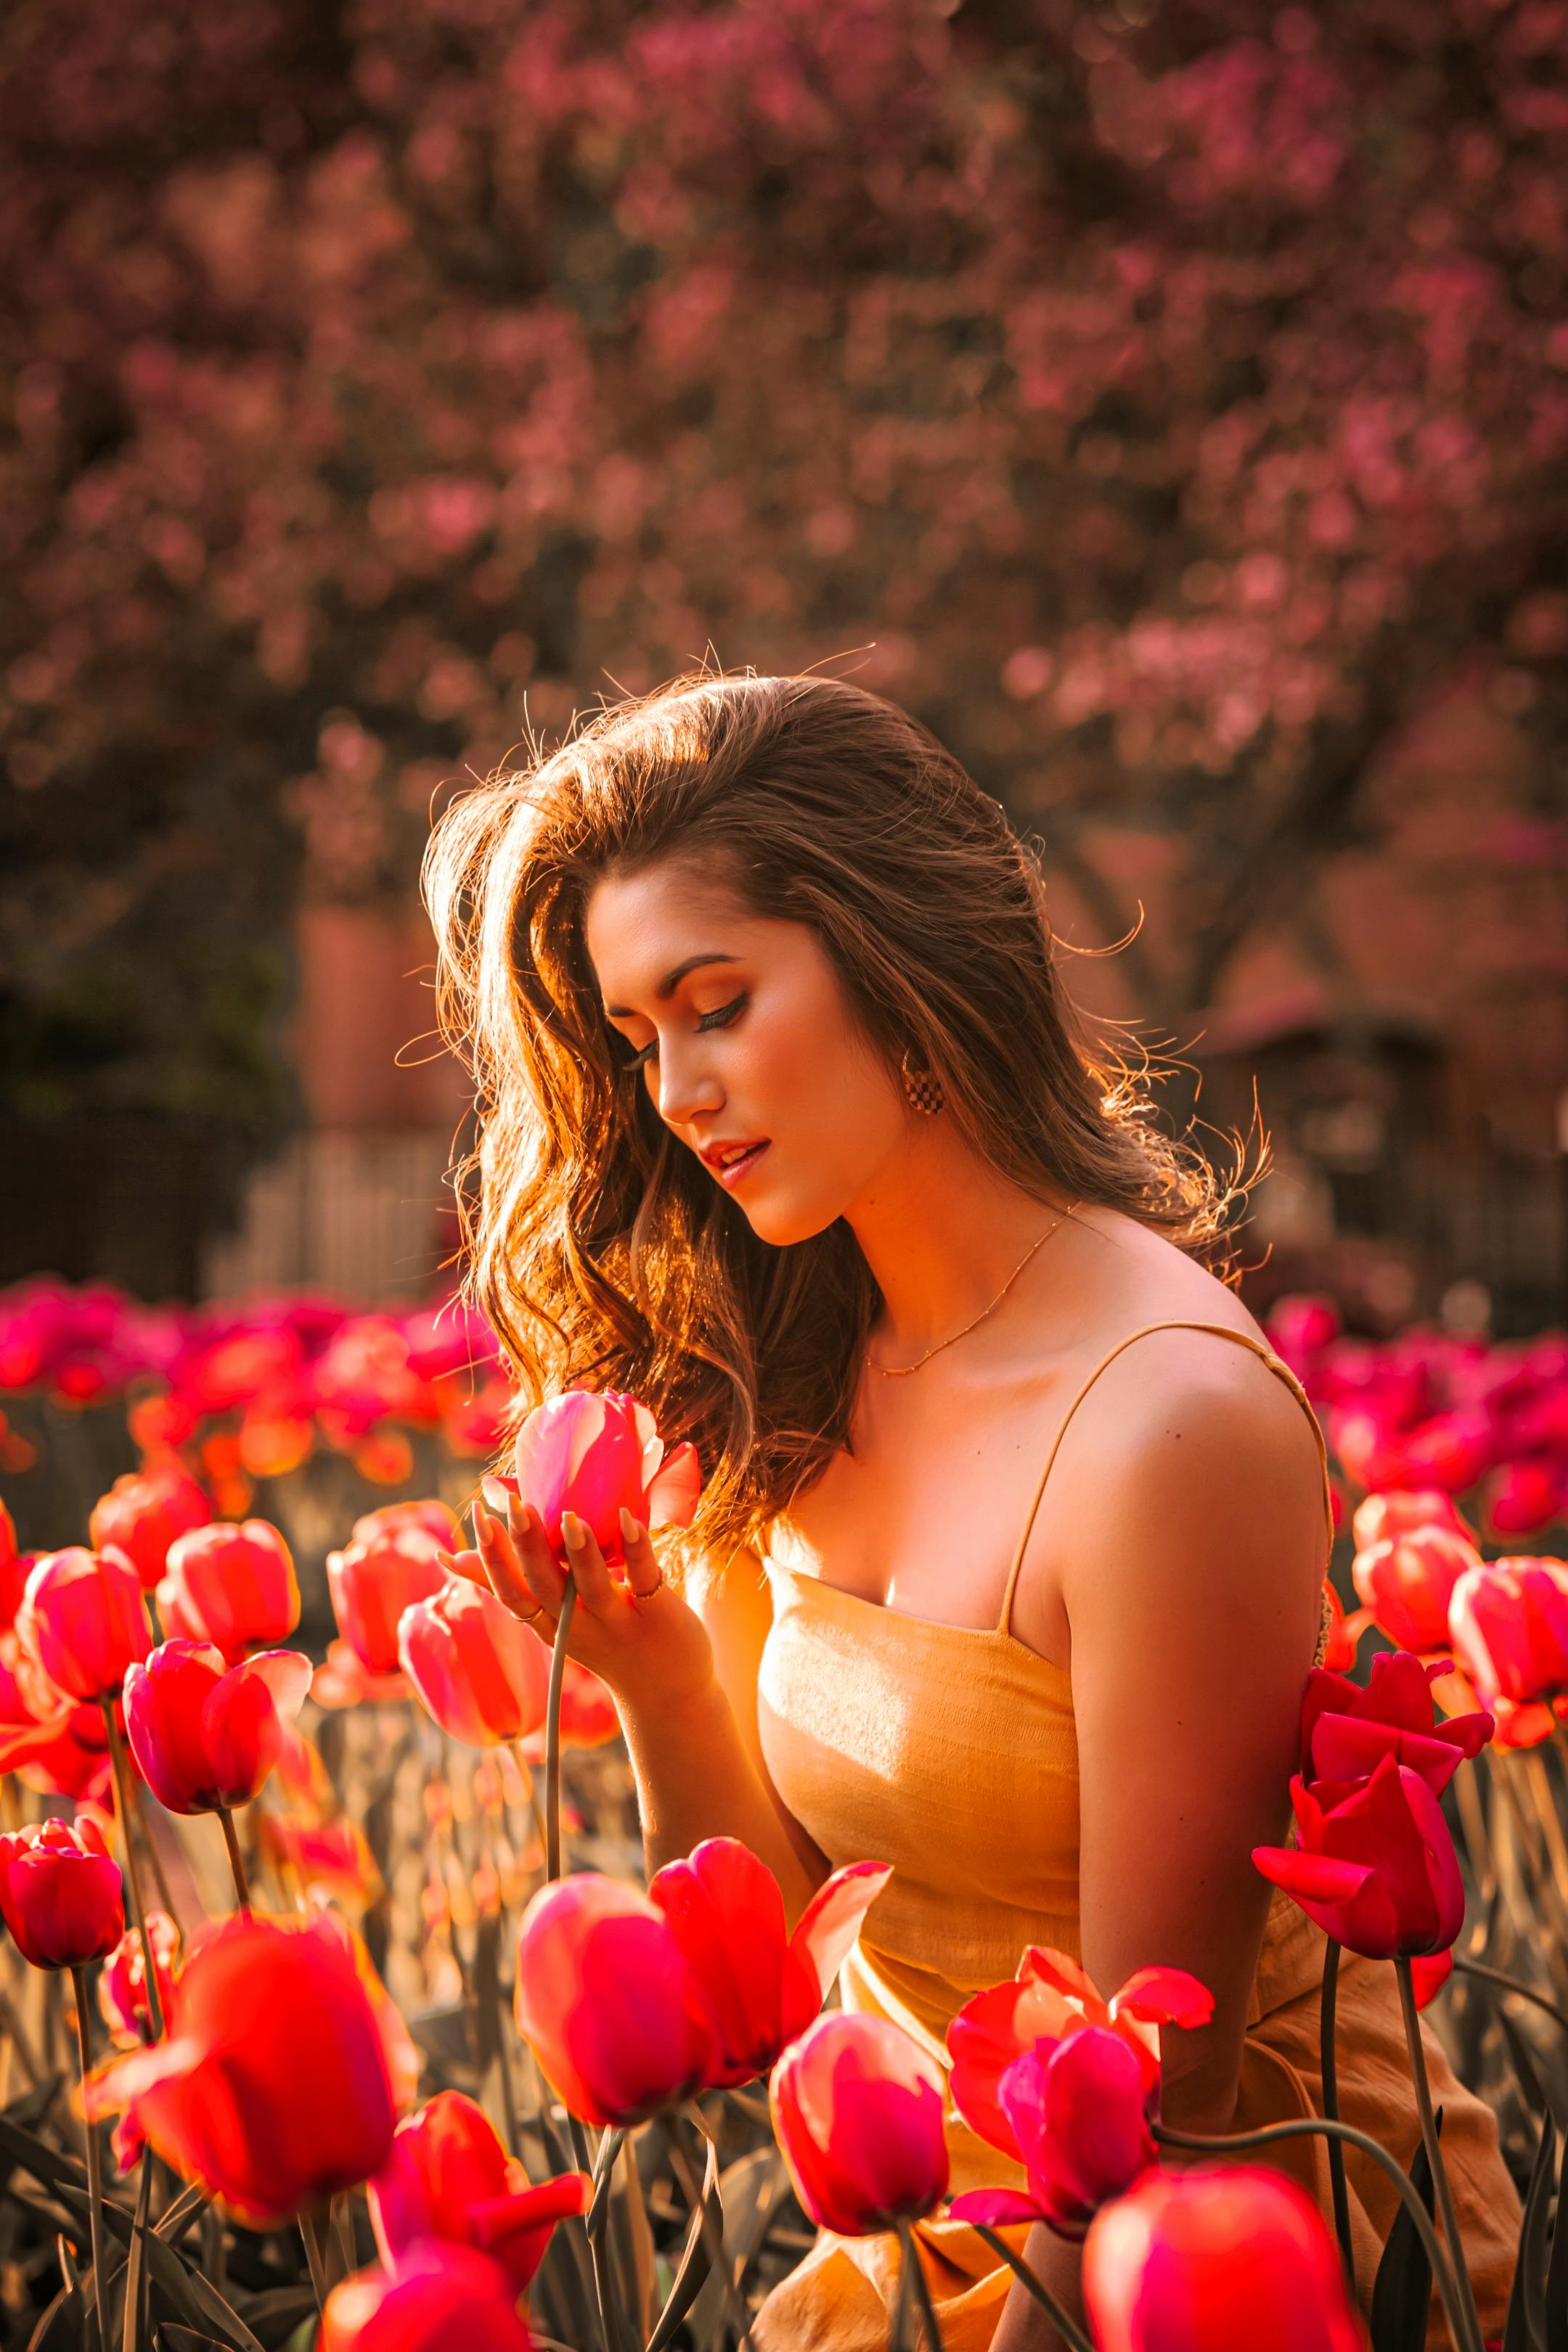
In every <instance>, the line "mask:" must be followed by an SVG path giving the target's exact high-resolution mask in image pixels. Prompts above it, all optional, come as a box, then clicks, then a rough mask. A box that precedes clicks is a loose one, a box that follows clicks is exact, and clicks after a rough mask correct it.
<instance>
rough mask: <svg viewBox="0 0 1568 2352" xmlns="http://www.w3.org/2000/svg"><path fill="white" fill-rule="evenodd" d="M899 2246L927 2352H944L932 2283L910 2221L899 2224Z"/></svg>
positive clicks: (901, 2260)
mask: <svg viewBox="0 0 1568 2352" xmlns="http://www.w3.org/2000/svg"><path fill="white" fill-rule="evenodd" d="M899 2246H900V2262H901V2264H902V2267H903V2270H904V2271H905V2273H907V2275H908V2278H909V2282H910V2292H911V2294H913V2296H914V2299H915V2309H916V2310H917V2311H918V2312H919V2313H920V2315H921V2335H922V2336H924V2337H925V2340H926V2352H942V2328H941V2326H939V2324H938V2321H937V2315H936V2305H935V2304H933V2303H932V2301H931V2282H930V2280H929V2279H928V2278H927V2277H926V2274H925V2273H924V2271H923V2270H921V2258H920V2254H919V2252H918V2251H917V2249H916V2246H915V2233H914V2231H913V2229H912V2228H911V2227H910V2223H909V2222H908V2221H900V2223H899Z"/></svg>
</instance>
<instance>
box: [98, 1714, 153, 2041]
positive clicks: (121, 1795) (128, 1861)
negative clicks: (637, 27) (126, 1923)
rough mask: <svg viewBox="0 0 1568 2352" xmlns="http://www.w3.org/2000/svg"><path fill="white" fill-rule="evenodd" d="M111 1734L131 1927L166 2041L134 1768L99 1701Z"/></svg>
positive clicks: (150, 2001) (150, 2006)
mask: <svg viewBox="0 0 1568 2352" xmlns="http://www.w3.org/2000/svg"><path fill="white" fill-rule="evenodd" d="M99 1705H100V1706H101V1707H102V1709H103V1720H104V1725H105V1727H106V1729H107V1731H108V1733H109V1761H110V1767H111V1769H112V1770H113V1773H114V1809H115V1811H116V1812H117V1813H118V1814H119V1816H120V1843H121V1847H122V1849H123V1851H124V1855H125V1892H126V1895H127V1897H128V1899H129V1901H130V1904H131V1923H132V1927H134V1928H135V1930H136V1933H137V1934H138V1936H139V1937H141V1939H142V1965H143V1967H144V1968H145V1969H146V1971H147V2014H148V2016H149V2017H150V2018H151V2019H152V2021H153V2041H154V2042H162V2040H163V2001H162V2000H161V1999H160V1998H159V1993H158V1971H157V1969H156V1968H155V1967H154V1965H153V1938H152V1937H151V1936H150V1935H149V1934H148V1932H147V1913H146V1908H145V1906H143V1904H142V1882H141V1880H140V1878H139V1877H138V1875H137V1872H136V1843H135V1839H134V1837H133V1835H132V1828H131V1808H132V1802H133V1798H132V1790H131V1768H130V1766H129V1764H128V1763H127V1761H126V1756H125V1741H124V1739H123V1738H122V1737H121V1729H120V1726H119V1724H118V1723H117V1722H116V1721H115V1719H114V1701H113V1700H112V1699H111V1698H103V1699H100V1701H99Z"/></svg>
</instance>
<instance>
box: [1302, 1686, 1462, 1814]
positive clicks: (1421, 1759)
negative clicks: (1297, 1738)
mask: <svg viewBox="0 0 1568 2352" xmlns="http://www.w3.org/2000/svg"><path fill="white" fill-rule="evenodd" d="M1447 1665H1448V1661H1447V1659H1446V1658H1440V1659H1438V1660H1437V1661H1436V1663H1435V1664H1426V1663H1424V1662H1423V1661H1422V1660H1421V1659H1420V1658H1418V1657H1416V1656H1415V1654H1414V1653H1413V1652H1412V1651H1409V1650H1394V1651H1387V1650H1385V1651H1383V1652H1382V1653H1381V1654H1379V1655H1378V1656H1377V1657H1375V1658H1373V1662H1372V1674H1371V1676H1370V1679H1369V1680H1368V1682H1367V1685H1366V1686H1365V1688H1364V1689H1363V1688H1362V1687H1361V1686H1360V1685H1358V1684H1356V1683H1352V1682H1351V1681H1349V1680H1348V1679H1347V1678H1346V1676H1345V1675H1334V1674H1330V1673H1329V1672H1328V1671H1327V1669H1326V1668H1324V1667H1321V1666H1318V1667H1314V1669H1313V1671H1312V1673H1311V1674H1310V1675H1309V1676H1308V1678H1307V1689H1306V1695H1305V1696H1304V1697H1303V1699H1302V1701H1301V1778H1302V1779H1303V1780H1308V1781H1315V1780H1336V1781H1337V1780H1365V1779H1366V1778H1367V1777H1368V1776H1369V1775H1370V1773H1371V1772H1372V1770H1373V1767H1374V1766H1375V1765H1376V1764H1377V1763H1378V1762H1379V1761H1380V1759H1382V1758H1383V1757H1384V1756H1393V1757H1394V1758H1395V1759H1397V1760H1398V1762H1400V1763H1401V1764H1404V1765H1406V1766H1408V1768H1409V1769H1410V1770H1412V1771H1413V1772H1418V1773H1419V1774H1420V1775H1421V1778H1422V1779H1423V1780H1425V1781H1426V1785H1427V1787H1428V1788H1429V1789H1430V1790H1431V1791H1432V1793H1433V1795H1434V1796H1435V1797H1440V1796H1441V1795H1442V1793H1443V1791H1444V1790H1445V1789H1446V1788H1447V1785H1448V1783H1449V1781H1450V1780H1452V1779H1453V1777H1454V1775H1455V1773H1456V1772H1457V1771H1458V1769H1459V1764H1460V1761H1461V1759H1463V1758H1465V1757H1467V1756H1479V1753H1480V1751H1481V1749H1482V1748H1484V1747H1485V1746H1486V1744H1487V1741H1488V1740H1489V1738H1491V1734H1492V1728H1493V1724H1492V1717H1490V1716H1489V1715H1487V1714H1483V1713H1477V1714H1473V1715H1457V1716H1452V1717H1442V1718H1439V1717H1438V1714H1437V1710H1436V1706H1434V1705H1433V1701H1432V1685H1433V1683H1434V1681H1436V1680H1437V1679H1438V1678H1440V1677H1441V1676H1443V1675H1445V1674H1446V1673H1447Z"/></svg>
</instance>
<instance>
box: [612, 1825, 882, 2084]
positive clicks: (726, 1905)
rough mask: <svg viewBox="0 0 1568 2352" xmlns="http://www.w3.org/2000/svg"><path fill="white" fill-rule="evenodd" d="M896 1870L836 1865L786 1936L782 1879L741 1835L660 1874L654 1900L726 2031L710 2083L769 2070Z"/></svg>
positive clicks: (707, 1844) (652, 1889)
mask: <svg viewBox="0 0 1568 2352" xmlns="http://www.w3.org/2000/svg"><path fill="white" fill-rule="evenodd" d="M891 1875H892V1873H891V1871H890V1870H889V1867H888V1865H887V1864H884V1863H879V1862H854V1863H850V1864H847V1867H846V1868H844V1869H843V1870H837V1871H835V1872H834V1874H833V1875H832V1877H831V1878H829V1879H827V1880H826V1883H825V1884H824V1885H822V1886H821V1887H820V1888H819V1889H818V1890H817V1893H816V1895H815V1896H814V1897H813V1899H812V1901H811V1902H810V1903H809V1904H808V1905H807V1906H806V1908H805V1911H804V1912H803V1913H802V1915H801V1918H800V1923H799V1925H798V1926H797V1927H796V1928H795V1934H794V1935H793V1936H790V1937H786V1935H785V1933H784V1896H783V1895H782V1894H781V1893H780V1892H779V1883H778V1881H777V1879H776V1878H775V1877H774V1876H773V1872H772V1871H771V1870H770V1869H769V1868H768V1867H767V1864H765V1863H763V1862H760V1861H759V1860H758V1858H757V1856H756V1855H755V1854H754V1853H752V1851H751V1849H750V1847H749V1846H744V1845H742V1844H741V1843H740V1842H739V1841H738V1840H737V1839H735V1838H707V1839H705V1840H704V1841H703V1843H701V1844H700V1845H699V1846H697V1847H696V1848H694V1850H693V1851H692V1853H690V1854H689V1855H688V1857H687V1859H686V1860H685V1861H684V1862H671V1863H667V1864H665V1866H664V1868H663V1869H662V1870H661V1871H659V1872H658V1873H657V1874H656V1875H655V1877H654V1880H653V1883H652V1885H650V1886H649V1888H648V1895H649V1899H650V1900H651V1901H652V1902H654V1903H656V1904H657V1905H658V1907H659V1909H660V1910H661V1911H662V1912H663V1913H664V1915H665V1916H666V1918H667V1919H668V1922H669V1925H670V1928H671V1931H672V1933H673V1934H674V1937H675V1939H676V1942H677V1943H678V1944H679V1946H680V1948H681V1950H682V1951H683V1952H684V1953H685V1955H686V1958H687V1959H688V1961H689V1964H690V1966H691V1968H692V1969H693V1971H694V1973H695V1974H696V1976H697V1978H698V1980H699V1982H700V1984H701V1986H702V1989H703V1991H704V1992H705V1993H706V1994H707V1997H708V2001H709V2006H710V2008H711V2010H712V2011H713V2016H714V2020H715V2021H716V2024H717V2027H718V2035H719V2041H718V2053H717V2058H716V2063H715V2064H714V2066H713V2067H712V2069H711V2070H710V2074H709V2077H708V2080H709V2083H710V2085H711V2086H713V2087H715V2088H717V2087H720V2086H722V2085H733V2084H738V2083H748V2082H750V2081H751V2080H752V2076H753V2075H756V2074H765V2073H766V2072H767V2070H768V2068H769V2067H770V2066H772V2064H773V2061H774V2060H775V2059H776V2058H777V2056H778V2055H779V2053H780V2052H781V2051H782V2050H783V2048H784V2044H785V2042H793V2041H794V2040H795V2036H796V2034H798V2033H801V2032H804V2031H805V2028H806V2026H808V2025H809V2024H810V2022H811V2021H812V2019H813V2018H814V2017H815V2016H816V2013H817V2011H818V2010H819V2009H820V2008H821V2007H822V2004H823V2001H824V2000H826V1995H827V1991H828V1988H829V1987H830V1985H831V1984H832V1982H833V1979H834V1978H835V1977H836V1976H837V1974H838V1969H839V1966H840V1963H841V1962H842V1961H843V1959H844V1958H845V1956H846V1954H847V1952H848V1950H849V1948H850V1946H851V1945H852V1944H853V1943H854V1941H855V1938H856V1937H857V1936H858V1934H859V1932H860V1923H861V1921H862V1920H863V1919H864V1917H865V1916H866V1914H867V1912H868V1910H869V1909H870V1907H871V1905H872V1904H873V1903H874V1902H875V1901H876V1899H877V1897H878V1895H879V1894H880V1893H881V1891H882V1889H883V1887H884V1886H885V1885H887V1883H888V1880H889V1877H890V1876H891Z"/></svg>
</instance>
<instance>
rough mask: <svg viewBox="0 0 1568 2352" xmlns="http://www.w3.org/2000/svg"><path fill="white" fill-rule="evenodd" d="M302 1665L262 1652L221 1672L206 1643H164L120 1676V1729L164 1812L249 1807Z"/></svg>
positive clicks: (301, 1682) (304, 1689)
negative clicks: (122, 1718)
mask: <svg viewBox="0 0 1568 2352" xmlns="http://www.w3.org/2000/svg"><path fill="white" fill-rule="evenodd" d="M309 1693H310V1659H309V1658H307V1657H304V1656H303V1655H301V1654H300V1651H298V1650H268V1651H265V1652H264V1653H263V1654H262V1655H261V1656H260V1657H258V1658H246V1659H243V1660H242V1661H241V1662H240V1664H238V1665H237V1666H230V1667H228V1668H225V1665H224V1661H223V1653H222V1652H221V1651H220V1650H216V1649H215V1648H214V1647H213V1646H212V1644H211V1643H205V1642H182V1641H173V1642H163V1643H160V1644H159V1646H158V1647H157V1649H155V1650H154V1651H153V1654H152V1656H151V1657H150V1658H149V1659H148V1661H147V1663H146V1664H145V1665H144V1666H143V1665H135V1666H132V1668H131V1669H130V1671H129V1673H128V1674H127V1675H126V1677H125V1731H126V1737H127V1738H128V1739H129V1740H130V1742H131V1752H132V1755H133V1756H134V1757H135V1759H136V1761H137V1763H138V1764H139V1765H140V1766H141V1768H142V1773H143V1775H144V1777H145V1779H146V1781H147V1785H148V1787H149V1788H150V1789H151V1790H153V1794H154V1796H156V1797H157V1798H158V1799H159V1801H160V1802H161V1803H163V1804H165V1805H167V1807H168V1808H169V1811H171V1812H172V1813H211V1812H216V1811H217V1810H218V1809H219V1808H220V1807H223V1808H228V1807H230V1806H234V1805H247V1804H249V1802H250V1801H251V1799H252V1798H253V1797H254V1796H255V1795H256V1793H257V1791H258V1789H259V1788H260V1787H261V1785H262V1782H263V1781H264V1780H266V1778H267V1776H268V1773H269V1772H270V1771H271V1769H272V1767H273V1766H274V1764H276V1762H277V1761H278V1758H279V1752H280V1751H281V1748H282V1746H283V1727H284V1725H285V1723H291V1722H292V1721H293V1719H294V1717H296V1716H297V1715H298V1714H299V1712H300V1708H301V1707H302V1706H303V1705H304V1704H305V1700H306V1697H307V1696H308V1695H309Z"/></svg>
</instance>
